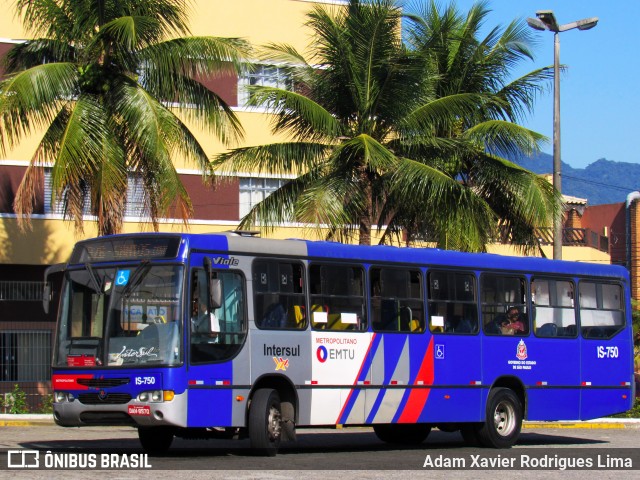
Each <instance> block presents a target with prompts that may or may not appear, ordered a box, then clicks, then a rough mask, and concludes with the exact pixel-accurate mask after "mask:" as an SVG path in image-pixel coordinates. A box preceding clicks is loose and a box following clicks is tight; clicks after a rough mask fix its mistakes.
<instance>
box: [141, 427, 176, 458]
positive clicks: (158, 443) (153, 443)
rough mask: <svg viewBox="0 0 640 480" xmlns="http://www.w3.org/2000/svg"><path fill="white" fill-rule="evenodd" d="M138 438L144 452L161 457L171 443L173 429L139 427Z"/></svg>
mask: <svg viewBox="0 0 640 480" xmlns="http://www.w3.org/2000/svg"><path fill="white" fill-rule="evenodd" d="M138 438H139V439H140V444H141V445H142V448H143V449H144V451H145V452H147V453H148V454H150V455H162V454H164V453H167V450H169V448H170V447H171V443H173V429H171V428H168V427H139V428H138Z"/></svg>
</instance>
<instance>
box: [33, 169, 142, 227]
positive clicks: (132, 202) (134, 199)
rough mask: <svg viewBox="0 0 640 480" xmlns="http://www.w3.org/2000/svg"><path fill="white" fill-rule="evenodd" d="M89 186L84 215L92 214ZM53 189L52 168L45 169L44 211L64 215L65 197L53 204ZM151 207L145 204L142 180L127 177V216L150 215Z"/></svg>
mask: <svg viewBox="0 0 640 480" xmlns="http://www.w3.org/2000/svg"><path fill="white" fill-rule="evenodd" d="M90 193H91V192H90V191H89V188H87V191H86V192H85V199H84V210H83V214H84V215H91V197H90ZM52 196H53V189H52V186H51V169H50V168H47V169H45V171H44V213H45V215H64V201H63V198H58V199H57V201H56V203H55V204H53V205H52V204H51V198H52ZM148 212H149V209H148V208H147V207H146V205H145V196H144V188H143V185H142V181H141V180H140V179H139V178H137V177H133V176H130V177H129V178H128V179H127V203H126V205H125V214H124V216H125V217H137V218H138V217H142V218H146V217H148V216H149V214H148Z"/></svg>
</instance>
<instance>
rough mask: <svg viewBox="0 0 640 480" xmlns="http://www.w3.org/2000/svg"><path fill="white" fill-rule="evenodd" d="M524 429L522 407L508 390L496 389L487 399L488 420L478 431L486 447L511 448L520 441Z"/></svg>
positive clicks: (518, 400) (514, 395) (511, 391)
mask: <svg viewBox="0 0 640 480" xmlns="http://www.w3.org/2000/svg"><path fill="white" fill-rule="evenodd" d="M521 428H522V405H521V403H520V399H519V398H518V397H517V395H516V394H515V393H514V392H513V390H510V389H508V388H495V389H493V390H491V393H489V398H488V399H487V418H486V421H485V422H484V424H483V425H482V427H481V428H480V429H479V430H478V437H479V439H480V442H481V443H482V445H484V446H485V447H492V448H510V447H511V446H513V444H515V443H516V441H517V440H518V436H519V435H520V429H521Z"/></svg>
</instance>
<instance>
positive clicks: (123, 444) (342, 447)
mask: <svg viewBox="0 0 640 480" xmlns="http://www.w3.org/2000/svg"><path fill="white" fill-rule="evenodd" d="M301 432H302V433H298V439H297V441H296V442H287V443H283V444H282V445H281V447H280V449H279V455H284V456H287V455H289V456H291V455H297V454H309V453H323V454H326V453H343V454H344V453H366V452H374V453H375V452H390V451H398V450H403V451H420V452H424V451H425V450H428V451H434V450H461V451H463V452H464V453H469V451H474V452H487V451H488V449H482V448H478V447H470V446H467V445H466V444H465V443H464V441H463V440H462V437H461V435H460V434H459V433H458V432H454V433H446V432H441V431H439V430H434V431H432V432H431V434H430V435H429V438H428V439H427V440H426V441H425V442H423V443H421V444H418V445H395V444H388V443H384V442H382V441H380V440H379V439H378V438H377V437H376V436H375V434H374V433H373V432H370V431H367V432H349V429H344V430H340V431H336V430H328V431H327V432H326V433H325V432H317V431H316V432H313V433H304V430H302V431H301ZM606 443H608V442H606V441H602V440H597V439H592V438H582V437H576V436H571V435H567V434H563V435H558V434H545V433H537V432H536V433H534V432H531V433H529V432H526V431H525V432H523V433H522V434H521V435H520V439H519V441H518V444H517V445H516V447H515V448H518V447H538V446H540V447H542V446H547V447H554V446H584V445H590V446H598V445H602V444H606ZM20 445H21V446H22V447H23V448H28V449H38V450H49V451H51V452H67V453H69V452H76V453H97V454H102V453H121V454H122V453H127V454H131V453H143V450H142V447H141V446H140V443H139V441H138V439H137V438H111V439H89V440H85V439H77V440H75V439H74V440H47V441H40V442H24V443H21V444H20ZM492 451H493V450H492ZM202 456H204V457H224V456H243V457H250V456H253V451H252V450H251V447H250V444H249V441H248V440H247V439H243V440H185V439H180V438H176V439H175V440H174V442H173V445H172V447H171V449H170V450H169V451H168V452H167V453H166V454H165V455H163V457H173V458H178V457H180V458H184V457H186V458H188V457H202Z"/></svg>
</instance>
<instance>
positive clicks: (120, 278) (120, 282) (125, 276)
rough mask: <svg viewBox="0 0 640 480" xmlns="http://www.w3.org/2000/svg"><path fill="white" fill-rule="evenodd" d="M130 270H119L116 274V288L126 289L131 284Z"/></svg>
mask: <svg viewBox="0 0 640 480" xmlns="http://www.w3.org/2000/svg"><path fill="white" fill-rule="evenodd" d="M129 273H130V272H129V270H118V272H117V273H116V287H124V286H125V285H126V284H127V283H129Z"/></svg>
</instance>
